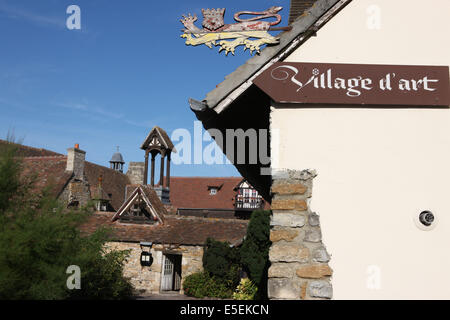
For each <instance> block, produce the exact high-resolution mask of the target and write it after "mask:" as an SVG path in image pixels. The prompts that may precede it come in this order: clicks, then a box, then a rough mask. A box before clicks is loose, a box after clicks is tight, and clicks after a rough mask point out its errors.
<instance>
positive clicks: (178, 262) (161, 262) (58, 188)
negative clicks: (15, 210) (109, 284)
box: [0, 129, 261, 294]
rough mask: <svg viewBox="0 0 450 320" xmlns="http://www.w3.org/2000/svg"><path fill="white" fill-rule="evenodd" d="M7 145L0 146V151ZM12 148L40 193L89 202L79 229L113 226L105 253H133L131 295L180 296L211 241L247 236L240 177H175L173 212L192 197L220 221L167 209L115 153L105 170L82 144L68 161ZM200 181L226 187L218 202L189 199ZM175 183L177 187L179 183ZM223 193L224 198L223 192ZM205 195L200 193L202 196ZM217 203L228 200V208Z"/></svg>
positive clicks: (71, 202) (128, 270)
mask: <svg viewBox="0 0 450 320" xmlns="http://www.w3.org/2000/svg"><path fill="white" fill-rule="evenodd" d="M161 130H162V129H161ZM7 143H8V142H6V141H1V140H0V147H1V146H3V145H5V144H7ZM17 147H18V153H19V155H20V156H22V160H23V174H25V175H28V174H31V175H34V176H35V177H36V186H37V187H38V188H39V189H42V188H44V187H51V192H52V194H53V195H54V196H55V197H57V198H58V199H59V200H60V201H61V202H62V203H65V204H66V205H67V206H69V207H72V208H77V207H80V206H84V205H86V204H88V203H89V201H91V202H92V204H93V205H94V206H95V209H96V212H94V213H93V215H92V216H90V217H89V219H88V221H87V222H86V223H84V224H83V225H82V227H81V230H82V231H83V232H84V233H86V234H90V233H92V232H94V231H95V230H97V229H98V228H99V227H104V226H107V227H111V229H112V234H111V238H110V241H109V242H108V243H107V247H108V248H109V249H112V250H114V249H117V250H130V256H129V258H128V259H127V262H126V265H125V267H124V275H125V276H126V277H129V278H130V279H131V282H132V284H133V286H134V288H135V289H136V290H137V291H138V292H139V293H141V294H149V293H159V292H162V291H180V290H182V282H183V279H184V278H185V277H186V276H188V275H189V274H192V273H194V272H199V271H202V270H203V264H202V257H203V248H204V244H205V243H206V240H207V239H208V238H213V239H216V240H219V241H226V242H228V243H230V245H232V246H237V245H240V244H241V243H242V241H243V239H244V237H245V234H246V230H247V221H246V220H243V219H239V220H238V219H236V216H235V214H234V212H235V211H234V205H233V201H234V200H235V196H234V194H236V193H237V189H236V187H237V186H238V185H240V184H239V182H241V181H242V178H223V179H222V178H201V179H199V178H191V180H189V178H180V179H178V178H174V180H175V182H174V183H173V184H172V187H173V188H174V189H175V190H176V191H175V192H174V193H173V194H172V195H171V196H170V199H171V201H173V203H174V204H175V205H177V206H179V205H182V206H183V208H186V207H189V205H188V204H187V203H186V202H184V200H183V199H178V197H180V198H182V197H185V196H186V195H188V196H189V195H191V196H193V198H194V199H196V200H195V202H191V204H192V205H194V207H195V206H198V207H199V208H202V209H203V210H204V209H205V208H208V207H212V208H214V210H212V211H211V212H226V214H225V215H222V218H221V217H220V215H217V216H215V217H213V215H209V214H206V215H204V214H203V213H202V214H200V215H199V216H196V215H195V214H186V215H185V214H181V213H180V212H179V210H178V209H179V208H178V207H174V206H173V205H172V204H171V202H170V200H169V201H167V202H166V203H164V198H163V199H161V196H162V193H161V192H159V194H158V185H155V186H151V185H146V184H143V182H144V181H141V183H137V184H136V183H133V182H135V181H133V179H130V176H131V174H124V173H123V172H122V171H123V163H124V161H123V157H122V155H121V154H120V153H116V154H114V155H113V157H112V159H111V163H110V166H111V168H107V167H104V166H100V165H97V164H94V163H91V162H88V161H86V160H85V156H86V152H85V151H83V150H81V149H80V147H79V145H75V147H74V148H69V149H68V153H67V155H62V154H58V153H55V152H52V151H49V150H45V149H37V148H32V147H27V146H22V145H17ZM141 168H142V167H141ZM140 178H143V177H142V176H140ZM163 179H164V177H163ZM205 179H206V180H207V181H209V182H211V181H214V183H212V185H213V186H215V187H216V186H217V187H218V188H219V189H222V188H224V187H225V189H223V190H217V193H218V194H220V195H219V196H218V197H217V198H214V197H213V198H212V199H216V200H215V201H214V200H213V201H211V199H209V198H206V199H205V201H204V202H202V201H201V198H202V197H201V196H200V197H199V196H198V195H197V197H195V196H194V193H193V191H195V189H196V188H198V185H196V184H195V183H194V181H195V180H197V181H198V180H202V181H203V180H205ZM180 180H181V181H182V182H181V183H178V181H180ZM186 181H191V182H192V185H186V184H185V183H186ZM217 182H220V184H218V183H217ZM207 184H208V183H207ZM205 187H206V186H205ZM246 187H248V186H246ZM183 189H185V192H183ZM224 190H227V191H225V192H222V191H224ZM159 191H161V189H159ZM202 191H203V190H201V191H200V190H199V191H198V192H197V194H201V195H202V196H204V194H205V193H204V192H202ZM164 192H165V193H166V195H167V196H168V195H169V193H170V192H169V188H165V190H164ZM181 195H182V196H181ZM225 195H226V196H225ZM207 196H208V197H209V194H207ZM228 197H229V199H228ZM221 198H222V199H225V198H227V200H228V201H226V203H225V202H224V201H221V200H220V199H221ZM252 199H253V198H249V200H252ZM254 199H259V197H256V198H254ZM228 202H229V204H231V207H230V205H228ZM260 204H261V203H260ZM258 205H259V204H258ZM199 208H197V211H198V209H199ZM190 209H193V208H192V207H191V208H190ZM210 209H211V208H210ZM194 211H195V210H194ZM208 212H210V211H208ZM142 257H147V260H145V261H143V260H142V259H143V258H142Z"/></svg>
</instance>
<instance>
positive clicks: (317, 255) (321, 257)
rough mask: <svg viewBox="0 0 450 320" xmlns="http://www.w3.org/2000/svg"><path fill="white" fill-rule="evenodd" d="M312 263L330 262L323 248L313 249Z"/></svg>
mask: <svg viewBox="0 0 450 320" xmlns="http://www.w3.org/2000/svg"><path fill="white" fill-rule="evenodd" d="M312 258H313V261H316V262H328V261H330V255H329V254H328V252H327V250H326V249H325V248H324V247H319V248H317V249H315V250H314V251H313V253H312Z"/></svg>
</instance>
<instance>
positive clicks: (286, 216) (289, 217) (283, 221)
mask: <svg viewBox="0 0 450 320" xmlns="http://www.w3.org/2000/svg"><path fill="white" fill-rule="evenodd" d="M305 223H306V217H305V216H304V215H302V214H292V213H276V212H274V213H273V214H272V218H271V220H270V225H271V226H280V227H292V228H300V227H303V226H304V225H305Z"/></svg>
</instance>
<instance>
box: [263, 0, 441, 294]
mask: <svg viewBox="0 0 450 320" xmlns="http://www.w3.org/2000/svg"><path fill="white" fill-rule="evenodd" d="M371 5H377V6H378V8H379V9H380V14H381V16H380V18H381V25H380V27H381V28H380V29H379V30H371V29H369V28H368V27H367V20H368V18H369V15H368V13H367V9H368V8H369V7H370V6H371ZM372 10H373V7H372ZM376 10H377V9H376ZM371 12H373V11H371ZM449 34H450V1H449V0H429V1H423V0H371V1H369V0H354V1H353V2H352V3H351V4H350V5H349V6H347V7H346V8H345V9H344V10H343V11H342V12H340V13H339V14H338V15H337V16H336V17H335V18H333V19H332V20H331V21H330V22H329V23H328V24H327V25H326V26H325V27H324V28H323V29H321V30H320V31H319V32H318V34H317V37H315V38H312V39H310V40H308V42H307V43H305V44H304V45H303V46H302V47H301V48H299V49H298V50H297V51H296V52H295V53H294V54H292V55H291V56H290V57H289V58H288V59H287V60H286V61H290V62H322V63H354V64H399V65H400V64H404V65H449V63H450V44H449V41H448V39H449ZM271 121H272V124H271V128H272V130H274V129H275V130H279V135H280V136H279V143H274V144H273V145H272V152H273V154H279V157H278V159H273V160H272V161H273V162H274V163H276V167H278V168H291V169H297V170H302V169H308V168H311V169H316V170H317V172H318V176H317V177H316V178H315V180H314V186H313V197H312V202H311V208H312V210H315V211H317V213H318V214H319V215H320V217H321V224H322V232H323V241H324V243H325V245H326V246H327V249H328V251H329V252H330V254H331V255H332V259H331V263H330V266H331V267H332V268H333V270H334V274H333V281H332V283H333V288H334V298H335V299H419V298H420V299H441V298H442V299H450V110H449V109H427V108H413V109H388V108H387V109H368V108H350V107H349V108H338V109H333V108H326V106H323V108H302V109H299V108H295V109H291V108H289V109H273V112H272V119H271ZM423 210H431V211H433V213H434V214H435V216H436V217H437V219H438V221H437V224H436V227H435V228H434V229H433V230H430V231H423V230H420V229H419V228H418V227H417V226H416V224H415V222H414V221H413V216H414V217H415V216H418V215H419V213H420V212H421V211H423ZM372 266H375V267H372ZM377 270H379V271H380V274H379V280H380V281H379V282H378V284H379V287H378V288H377ZM368 282H369V285H368Z"/></svg>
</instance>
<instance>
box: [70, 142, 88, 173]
mask: <svg viewBox="0 0 450 320" xmlns="http://www.w3.org/2000/svg"><path fill="white" fill-rule="evenodd" d="M85 158H86V152H85V151H83V150H80V146H79V145H78V144H76V145H75V147H74V148H69V149H67V166H66V170H67V171H73V174H74V178H75V179H76V180H84V160H85Z"/></svg>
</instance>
